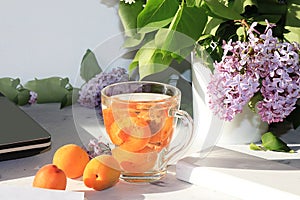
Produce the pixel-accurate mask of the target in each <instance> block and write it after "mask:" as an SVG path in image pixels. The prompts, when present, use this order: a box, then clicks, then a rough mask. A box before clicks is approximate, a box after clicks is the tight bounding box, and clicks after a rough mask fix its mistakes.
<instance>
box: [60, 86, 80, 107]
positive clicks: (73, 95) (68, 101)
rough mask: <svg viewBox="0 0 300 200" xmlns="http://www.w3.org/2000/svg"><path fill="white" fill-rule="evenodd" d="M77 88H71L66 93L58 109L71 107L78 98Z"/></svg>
mask: <svg viewBox="0 0 300 200" xmlns="http://www.w3.org/2000/svg"><path fill="white" fill-rule="evenodd" d="M79 90H80V89H79V88H73V90H69V91H68V93H67V94H66V95H65V96H64V97H63V98H62V100H61V104H60V108H61V109H62V108H64V107H66V106H70V105H72V103H73V102H75V101H76V100H77V99H78V97H79Z"/></svg>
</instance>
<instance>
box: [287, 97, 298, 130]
mask: <svg viewBox="0 0 300 200" xmlns="http://www.w3.org/2000/svg"><path fill="white" fill-rule="evenodd" d="M298 101H300V100H298ZM299 116H300V106H299V105H296V108H295V109H294V110H293V111H292V112H291V114H290V115H289V116H287V118H286V119H287V120H288V121H289V122H291V123H292V124H293V128H294V129H297V128H298V127H299V126H300V118H299Z"/></svg>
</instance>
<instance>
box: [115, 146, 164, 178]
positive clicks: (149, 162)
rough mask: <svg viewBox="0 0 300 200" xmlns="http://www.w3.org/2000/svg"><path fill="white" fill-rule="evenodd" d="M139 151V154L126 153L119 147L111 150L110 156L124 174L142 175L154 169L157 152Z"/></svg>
mask: <svg viewBox="0 0 300 200" xmlns="http://www.w3.org/2000/svg"><path fill="white" fill-rule="evenodd" d="M146 149H148V150H145V151H143V150H141V151H140V152H130V151H126V150H124V149H122V148H120V147H116V148H114V149H113V150H112V156H113V157H114V158H115V159H116V160H117V161H118V162H119V164H120V166H121V168H122V170H123V171H125V172H132V173H144V172H147V171H150V170H152V169H153V168H154V167H155V163H156V160H157V158H158V155H157V152H155V151H151V149H150V148H147V147H146Z"/></svg>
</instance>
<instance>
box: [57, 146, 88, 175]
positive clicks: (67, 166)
mask: <svg viewBox="0 0 300 200" xmlns="http://www.w3.org/2000/svg"><path fill="white" fill-rule="evenodd" d="M89 160H90V159H89V155H88V153H87V152H86V151H85V150H84V149H82V148H81V147H80V146H78V145H76V144H67V145H64V146H62V147H60V148H59V149H57V150H56V152H55V153H54V156H53V164H54V165H56V166H57V167H58V168H59V169H61V170H63V171H64V172H65V174H66V176H67V177H68V178H78V177H80V176H82V175H83V171H84V168H85V166H86V165H87V163H88V162H89Z"/></svg>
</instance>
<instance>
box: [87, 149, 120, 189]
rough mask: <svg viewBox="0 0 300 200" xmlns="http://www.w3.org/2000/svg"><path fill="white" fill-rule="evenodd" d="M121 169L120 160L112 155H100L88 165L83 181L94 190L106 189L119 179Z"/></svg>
mask: <svg viewBox="0 0 300 200" xmlns="http://www.w3.org/2000/svg"><path fill="white" fill-rule="evenodd" d="M120 175H121V170H120V166H119V164H118V162H117V161H116V160H115V159H114V158H113V157H112V156H110V155H100V156H97V157H95V158H93V159H92V160H90V161H89V163H88V164H87V165H86V167H85V169H84V173H83V182H84V184H85V185H86V186H87V187H89V188H93V189H94V190H104V189H107V188H109V187H112V186H113V185H115V184H116V183H117V182H118V181H119V177H120Z"/></svg>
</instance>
